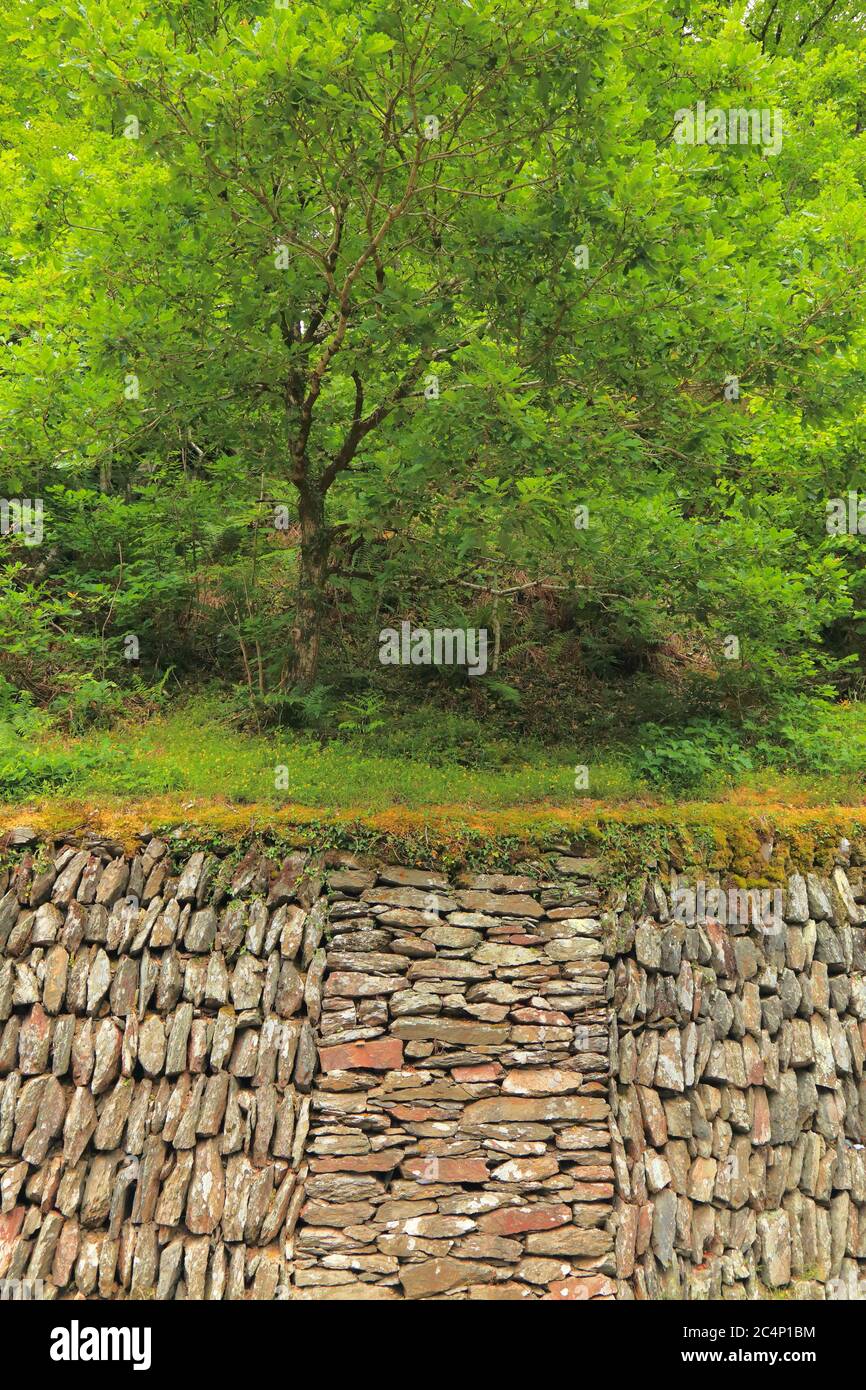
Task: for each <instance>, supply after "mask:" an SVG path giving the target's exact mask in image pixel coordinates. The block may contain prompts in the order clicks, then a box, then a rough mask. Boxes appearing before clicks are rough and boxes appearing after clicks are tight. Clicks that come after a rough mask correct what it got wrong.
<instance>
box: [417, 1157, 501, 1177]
mask: <svg viewBox="0 0 866 1390" xmlns="http://www.w3.org/2000/svg"><path fill="white" fill-rule="evenodd" d="M400 1172H401V1173H402V1174H403V1176H404V1177H406V1178H415V1179H417V1181H418V1182H486V1181H487V1162H486V1160H485V1159H483V1158H439V1157H438V1156H437V1155H435V1154H430V1155H428V1156H426V1157H425V1156H419V1157H417V1158H409V1159H407V1160H406V1162H405V1163H404V1164H402V1166H401V1168H400Z"/></svg>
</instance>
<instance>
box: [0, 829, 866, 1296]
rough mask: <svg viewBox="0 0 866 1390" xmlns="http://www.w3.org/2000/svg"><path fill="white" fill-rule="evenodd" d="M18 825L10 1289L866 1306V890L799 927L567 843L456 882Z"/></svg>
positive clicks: (11, 1001)
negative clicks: (46, 835)
mask: <svg viewBox="0 0 866 1390" xmlns="http://www.w3.org/2000/svg"><path fill="white" fill-rule="evenodd" d="M139 838H140V847H139V850H138V852H137V853H135V854H132V855H129V854H124V853H123V852H122V850H121V848H120V846H117V845H113V844H111V843H107V842H104V841H101V840H99V839H97V838H94V837H86V836H85V837H79V838H78V839H76V840H74V841H73V840H70V841H69V842H68V843H67V842H62V843H50V844H39V843H37V841H36V837H35V835H34V834H33V833H32V832H28V831H25V830H21V831H19V832H12V834H11V836H9V837H7V842H6V850H5V851H4V856H3V858H2V859H0V1280H9V1279H13V1280H30V1281H32V1284H33V1286H34V1287H37V1286H38V1287H39V1288H40V1289H41V1292H42V1296H44V1297H48V1298H69V1297H83V1298H102V1299H123V1298H158V1299H201V1298H208V1299H267V1300H270V1299H288V1300H294V1301H307V1300H322V1299H326V1300H331V1299H365V1300H366V1299H375V1300H380V1299H388V1300H392V1299H418V1298H444V1299H448V1300H455V1299H456V1300H466V1299H480V1300H491V1299H513V1300H518V1301H534V1300H549V1301H553V1300H559V1301H562V1300H570V1299H575V1300H595V1299H599V1300H606V1299H611V1298H613V1297H619V1298H626V1299H628V1298H639V1299H655V1298H682V1299H693V1298H725V1299H742V1298H761V1297H768V1296H777V1295H779V1294H780V1293H781V1294H782V1295H786V1296H791V1297H794V1298H827V1297H830V1298H836V1297H856V1296H858V1295H859V1296H866V1290H864V1287H863V1286H864V1283H866V1268H864V1266H866V1148H864V1134H866V1079H864V1074H863V1064H864V1048H866V907H864V904H866V885H864V881H863V874H862V871H861V870H860V869H859V868H855V869H852V868H850V866H849V864H848V863H847V859H846V857H845V856H841V857H840V862H839V863H838V865H837V867H836V868H835V870H834V871H833V872H832V873H831V874H829V875H827V876H823V875H821V874H814V873H806V874H805V875H803V876H801V875H794V876H793V877H792V878H791V879H790V880H789V882H788V885H787V890H786V892H785V895H784V899H783V903H782V907H781V912H780V915H779V917H778V919H777V920H774V921H773V922H772V924H771V925H770V927H769V928H768V926H767V923H766V922H762V921H760V920H758V919H757V917H755V916H754V915H753V919H752V920H749V918H748V915H747V916H746V918H745V919H741V920H727V921H726V920H723V919H719V918H713V917H709V916H707V915H706V914H705V915H704V916H702V917H701V916H697V917H693V918H692V919H691V920H688V921H681V920H678V914H675V913H674V912H673V905H672V901H671V899H670V896H669V889H670V888H673V889H674V890H675V891H676V892H677V893H678V894H679V892H680V890H681V888H682V886H683V885H682V882H681V881H680V882H679V883H678V882H677V881H676V880H672V881H671V882H670V883H668V884H667V885H666V886H663V885H662V883H661V882H660V881H659V880H658V879H653V878H650V879H646V878H643V879H641V880H640V881H639V882H637V881H635V882H632V883H631V884H630V886H629V888H628V890H627V891H622V892H612V893H607V894H603V893H602V890H601V888H600V886H599V885H600V882H601V881H602V879H601V875H602V866H601V865H600V864H599V863H598V861H596V860H590V859H586V858H581V857H577V855H576V852H575V851H574V849H573V847H572V850H571V851H570V852H569V853H566V852H565V851H566V849H568V848H569V847H568V846H558V847H552V848H551V850H550V852H549V853H546V854H543V855H542V854H539V855H538V857H536V858H533V859H526V860H525V861H520V860H517V862H514V863H513V864H512V865H511V870H510V871H509V872H508V873H504V874H500V873H460V874H454V875H450V876H449V875H446V874H444V873H442V872H431V871H428V870H427V869H418V868H413V867H405V866H398V865H387V864H383V863H380V862H377V861H372V860H369V859H362V858H353V857H352V856H349V855H344V854H337V853H333V852H330V853H321V854H311V853H307V852H303V853H302V852H298V853H293V854H290V855H289V856H288V857H280V856H277V855H275V853H274V852H273V851H268V850H267V849H266V848H263V847H262V846H261V845H259V844H251V845H250V846H249V848H248V851H247V853H246V854H245V855H244V856H243V857H241V856H240V854H239V853H237V852H235V853H232V854H231V855H227V854H223V855H217V854H212V853H207V852H202V851H198V852H195V853H190V852H189V850H187V851H185V852H184V851H183V850H182V844H183V841H182V840H181V838H180V837H179V836H168V837H166V838H165V839H161V838H158V837H155V836H153V835H150V834H149V833H143V834H142V835H141V836H140V837H139Z"/></svg>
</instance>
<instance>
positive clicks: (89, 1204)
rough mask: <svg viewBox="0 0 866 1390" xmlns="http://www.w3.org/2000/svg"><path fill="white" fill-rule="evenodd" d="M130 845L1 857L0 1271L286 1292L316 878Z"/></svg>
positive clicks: (83, 1283) (302, 1120) (318, 926)
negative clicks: (9, 861)
mask: <svg viewBox="0 0 866 1390" xmlns="http://www.w3.org/2000/svg"><path fill="white" fill-rule="evenodd" d="M142 840H143V847H142V850H141V852H140V853H138V854H136V855H134V856H131V857H129V856H125V855H123V854H122V853H120V852H119V847H116V846H115V847H113V846H110V845H105V844H101V843H100V842H98V841H93V842H91V843H89V844H88V845H87V846H85V847H80V846H78V845H65V846H62V847H60V848H59V850H57V851H56V852H55V853H53V854H48V853H47V852H46V851H45V849H42V850H37V851H35V852H31V851H29V850H28V852H26V853H25V854H24V856H23V857H22V858H21V859H20V861H19V862H17V863H16V864H15V865H14V866H10V867H7V868H6V869H5V870H2V871H0V1279H3V1278H5V1279H26V1280H31V1281H36V1280H39V1281H42V1284H43V1289H44V1293H45V1296H48V1297H69V1296H73V1295H77V1296H82V1295H83V1296H84V1297H87V1298H104V1299H113V1298H124V1297H132V1298H143V1297H148V1298H150V1297H157V1298H160V1299H172V1298H193V1299H196V1298H213V1299H221V1298H233V1299H237V1298H254V1299H271V1298H275V1297H279V1296H282V1297H285V1296H286V1293H287V1290H288V1279H289V1275H288V1267H287V1261H286V1242H287V1240H288V1238H289V1237H290V1235H291V1231H292V1229H293V1227H294V1224H295V1222H296V1221H297V1216H298V1211H299V1208H300V1205H301V1201H302V1199H303V1189H302V1186H301V1185H300V1180H301V1179H302V1177H303V1172H304V1169H303V1148H304V1139H305V1132H306V1125H307V1117H308V1114H309V1103H310V1102H309V1092H310V1087H311V1085H312V1079H313V1073H314V1068H315V1059H316V1049H315V1042H314V1038H313V1020H314V1019H315V1017H317V1013H316V1007H317V1005H316V999H317V991H318V989H319V984H320V974H321V972H320V970H319V971H318V973H317V964H316V963H317V961H318V962H320V960H321V952H320V950H319V943H320V941H321V939H322V935H323V932H324V926H325V908H326V903H325V902H324V900H322V899H320V897H319V887H320V880H317V879H316V877H315V873H313V874H312V876H311V874H310V872H309V865H307V864H306V863H305V856H292V857H290V859H288V860H286V861H285V862H284V863H283V864H282V865H281V866H275V865H273V864H270V863H269V862H268V861H267V860H266V859H265V858H264V857H263V856H262V855H261V854H260V853H259V852H258V851H254V852H251V853H250V854H249V855H248V856H247V857H246V858H245V859H244V860H243V861H242V862H241V863H240V865H238V866H235V867H234V868H232V867H231V866H230V865H229V863H228V862H225V863H222V864H221V863H220V862H219V861H218V860H217V859H215V858H214V857H213V856H210V855H207V854H204V853H201V852H198V853H195V854H193V855H192V856H191V857H190V858H189V859H188V860H187V861H186V862H185V863H182V864H181V865H179V866H177V869H176V868H175V866H174V864H173V863H172V857H171V854H170V852H169V846H168V844H167V843H166V842H164V841H162V840H159V839H157V838H154V837H152V836H150V837H142ZM272 879H273V880H274V882H273V884H272V885H271V880H272ZM269 886H270V887H271V897H272V898H273V900H274V901H273V903H272V904H271V905H270V906H269V901H270V899H268V898H267V897H266V895H267V893H268V889H269ZM274 904H278V905H274Z"/></svg>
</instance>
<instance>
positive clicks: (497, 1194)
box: [294, 857, 615, 1300]
mask: <svg viewBox="0 0 866 1390" xmlns="http://www.w3.org/2000/svg"><path fill="white" fill-rule="evenodd" d="M552 867H553V871H554V873H553V876H552V877H551V876H548V877H545V876H544V874H539V873H538V872H537V869H536V868H533V866H529V872H528V873H525V874H513V875H498V874H480V875H461V876H459V877H458V878H457V879H456V881H455V882H454V883H453V884H452V883H449V881H448V879H447V878H445V877H443V876H442V875H439V874H429V873H426V872H424V871H417V870H412V869H401V868H393V867H392V868H379V869H375V868H374V869H365V868H361V867H358V868H352V869H349V870H347V871H343V872H339V873H336V874H334V875H333V876H332V877H331V897H332V902H331V908H330V940H329V945H328V951H327V958H326V975H325V983H324V1001H323V1012H322V1019H321V1025H320V1034H321V1037H320V1060H321V1072H320V1074H319V1076H318V1078H317V1081H316V1085H315V1087H314V1091H313V1097H312V1111H311V1125H310V1136H309V1141H308V1144H307V1156H308V1161H309V1176H308V1177H307V1180H306V1188H307V1195H308V1201H307V1203H306V1204H305V1206H304V1207H303V1208H302V1210H301V1221H300V1225H299V1228H298V1232H297V1235H296V1240H295V1267H294V1283H295V1286H296V1288H297V1290H298V1295H299V1296H302V1297H310V1298H321V1297H327V1298H335V1297H336V1298H358V1297H367V1298H382V1297H385V1298H398V1297H405V1298H424V1297H430V1296H446V1297H453V1298H470V1299H475V1298H477V1299H494V1298H495V1299H520V1300H529V1299H536V1298H556V1299H563V1298H565V1299H578V1298H580V1299H594V1298H609V1297H612V1295H613V1293H614V1290H615V1285H614V1282H613V1280H612V1278H611V1276H612V1275H613V1273H614V1263H613V1254H612V1249H613V1241H612V1234H611V1220H610V1218H611V1214H612V1198H613V1185H612V1179H613V1172H612V1169H611V1167H610V1152H609V1123H608V1120H609V1112H608V1097H607V1090H608V1081H607V1060H608V1059H607V1039H608V1008H607V1003H606V981H607V975H608V966H607V964H606V962H605V961H604V960H603V959H602V943H601V934H602V926H601V923H600V921H599V918H598V899H599V894H598V890H597V888H596V887H595V886H594V884H593V876H594V875H595V873H596V870H597V865H596V864H595V863H592V862H590V861H585V860H578V859H569V858H567V857H561V858H558V859H557V860H555V861H554V863H553V866H552Z"/></svg>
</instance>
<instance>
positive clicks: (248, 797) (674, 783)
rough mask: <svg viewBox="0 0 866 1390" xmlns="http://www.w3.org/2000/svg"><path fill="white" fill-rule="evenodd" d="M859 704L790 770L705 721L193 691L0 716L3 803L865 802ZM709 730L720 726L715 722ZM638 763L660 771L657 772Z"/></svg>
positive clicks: (375, 809)
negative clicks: (131, 712)
mask: <svg viewBox="0 0 866 1390" xmlns="http://www.w3.org/2000/svg"><path fill="white" fill-rule="evenodd" d="M860 709H861V707H860V706H854V707H852V708H850V709H847V710H845V709H834V710H833V711H832V712H831V713H830V715H829V716H828V717H827V721H826V722H825V725H824V726H822V728H821V729H820V730H818V731H817V733H816V732H815V731H813V732H812V738H813V740H816V747H817V748H818V750H819V757H818V759H817V760H818V762H819V763H820V762H822V761H823V762H826V763H828V764H829V766H828V768H827V770H819V771H814V770H806V771H792V770H790V769H782V770H779V769H778V768H776V767H773V766H769V765H768V766H763V767H754V766H752V767H751V768H750V767H748V766H744V763H743V760H742V759H741V758H740V756H739V753H737V756H735V757H734V759H733V762H732V764H731V766H729V767H728V766H726V765H725V761H724V759H725V749H724V747H721V746H718V745H712V744H710V745H708V747H709V753H708V749H707V747H704V746H697V745H696V743H695V742H694V740H695V739H697V738H698V737H699V735H700V733H701V731H700V730H698V732H697V733H690V734H689V736H688V737H686V738H674V740H673V742H672V743H669V744H668V745H667V747H666V748H665V747H661V746H660V744H658V742H657V735H656V733H655V726H652V727H653V733H652V734H651V736H650V737H649V738H648V739H647V740H646V741H645V745H646V744H648V745H649V752H648V751H647V746H643V747H638V745H637V743H636V742H635V741H633V742H632V744H631V745H629V744H628V743H624V744H622V745H621V746H619V747H607V748H605V747H599V746H597V745H596V744H595V743H594V742H593V740H592V739H590V738H587V747H585V748H580V749H575V748H574V747H568V748H564V747H555V746H554V747H544V746H542V745H540V744H538V743H532V742H524V743H521V742H520V741H518V740H508V739H505V738H503V737H502V736H501V735H500V734H498V733H497V732H496V730H489V729H487V728H485V726H484V725H482V724H481V723H477V722H475V721H471V720H461V721H454V720H450V721H449V718H448V716H442V717H440V718H438V719H437V717H436V715H435V713H434V712H430V713H429V716H428V714H427V713H426V712H424V711H422V712H420V717H419V714H418V713H416V715H415V716H414V717H413V718H411V719H409V720H408V721H403V722H401V720H400V718H399V717H398V718H394V719H386V720H385V721H384V722H383V723H382V725H381V727H379V726H378V725H377V727H376V729H375V731H373V732H367V731H364V730H363V729H355V730H352V731H350V732H348V733H346V734H344V735H341V736H339V737H338V738H332V739H325V738H322V739H319V738H316V737H314V736H312V735H311V734H309V733H306V732H303V731H292V730H278V731H275V732H271V733H268V734H250V733H244V732H239V731H238V730H237V729H236V728H235V727H233V726H232V724H231V723H230V722H229V721H228V720H227V719H226V718H225V713H224V711H223V710H222V709H221V708H220V705H219V704H218V703H217V702H215V701H214V700H213V699H205V698H201V697H200V698H198V699H194V700H190V701H189V702H187V703H186V704H185V705H183V706H180V707H178V706H175V707H172V708H171V709H170V710H169V712H168V713H166V714H163V715H158V716H153V717H151V718H149V719H147V720H145V721H144V722H139V723H137V722H132V721H126V722H121V723H119V724H117V725H116V727H114V728H113V729H111V730H108V731H105V730H92V731H90V732H87V733H84V734H82V735H80V736H77V737H74V736H72V735H64V734H61V733H59V732H58V731H57V730H56V728H55V727H53V726H51V725H49V724H48V723H47V722H46V721H45V719H44V718H42V717H41V716H36V717H34V718H33V719H31V720H29V721H28V722H27V723H26V724H25V725H24V726H21V725H19V726H18V727H17V728H16V727H14V726H13V725H12V724H11V723H9V722H7V723H5V724H4V723H2V722H0V804H6V805H10V806H14V805H22V804H26V803H28V802H29V803H32V802H33V801H34V799H39V798H43V797H46V796H47V797H51V798H54V799H57V798H60V799H73V800H75V799H77V800H79V801H81V800H88V799H89V800H94V799H96V800H100V801H104V800H106V799H111V798H120V799H125V800H127V801H129V800H139V799H143V798H154V797H169V798H173V799H174V800H175V801H178V803H179V804H182V803H183V801H184V800H186V801H197V800H201V799H211V800H214V799H215V800H219V801H222V802H224V803H226V804H228V805H233V806H237V807H244V806H257V807H265V808H272V809H273V810H279V809H280V808H283V809H285V808H287V807H289V806H291V807H295V808H298V807H301V808H309V809H315V810H317V811H324V812H326V813H341V812H353V813H358V814H361V815H371V814H372V815H375V814H378V813H385V812H388V811H392V810H394V809H395V808H396V809H404V810H407V811H426V810H430V809H433V808H443V807H448V808H452V810H454V811H455V812H456V811H457V810H459V811H460V812H462V813H463V814H464V815H469V816H471V815H472V814H473V813H486V812H499V811H506V810H509V809H511V808H522V809H523V810H528V809H533V808H534V809H535V810H536V811H538V812H543V811H544V810H545V809H554V808H556V809H560V810H563V811H565V812H573V813H575V814H577V813H580V812H582V811H587V810H591V809H592V808H593V807H595V808H598V807H601V806H617V805H619V806H628V805H631V806H638V807H640V806H644V807H654V806H655V807H658V806H660V805H676V804H681V805H685V804H688V803H690V802H694V801H696V800H701V801H703V802H704V803H706V804H712V805H718V806H722V805H734V806H740V807H743V808H744V809H746V810H751V811H752V812H757V811H759V810H760V808H761V807H762V806H767V805H782V806H789V807H817V806H822V805H824V806H827V805H839V806H842V805H844V806H850V807H857V806H862V805H864V804H866V803H864V784H863V769H864V767H866V720H864V718H863V716H862V715H861V713H860ZM710 736H711V737H712V738H715V737H716V735H715V733H714V732H713V731H711V735H710ZM835 748H838V750H839V755H838V756H833V753H832V750H833V749H835ZM828 750H829V751H828ZM843 755H844V756H843ZM653 758H654V759H655V760H656V761H655V763H653V762H652V759H653ZM665 758H667V760H668V761H667V763H665V761H664V759H665ZM577 764H586V765H588V767H589V786H588V788H587V789H585V790H584V789H582V788H579V789H577V790H576V789H575V767H576V765H577ZM668 766H670V767H671V769H672V772H671V781H670V783H667V784H666V782H665V775H666V769H667V767H668ZM648 767H649V768H650V769H651V770H653V769H654V770H655V772H656V773H657V774H658V775H657V776H656V777H655V786H652V785H651V782H652V779H649V781H648V778H647V769H648ZM708 767H709V771H708ZM278 769H279V770H280V774H279V780H277V777H278ZM692 769H694V770H693V771H692Z"/></svg>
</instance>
